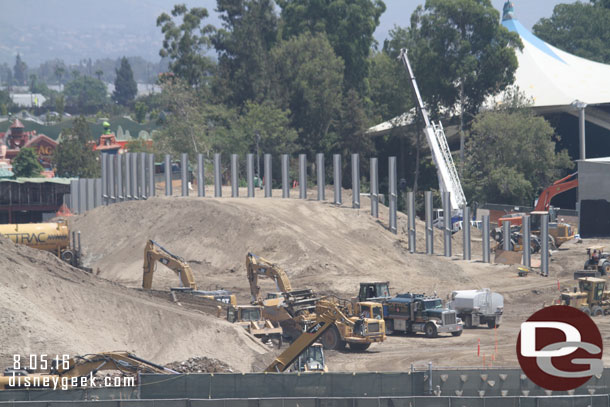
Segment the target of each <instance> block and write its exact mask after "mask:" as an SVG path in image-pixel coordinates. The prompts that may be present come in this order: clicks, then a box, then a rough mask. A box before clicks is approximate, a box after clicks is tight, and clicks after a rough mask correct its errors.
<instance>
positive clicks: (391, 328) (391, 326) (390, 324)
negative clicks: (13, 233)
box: [385, 319, 394, 335]
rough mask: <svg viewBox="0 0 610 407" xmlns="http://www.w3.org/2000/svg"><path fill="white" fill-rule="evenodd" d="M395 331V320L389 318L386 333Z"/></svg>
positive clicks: (386, 322)
mask: <svg viewBox="0 0 610 407" xmlns="http://www.w3.org/2000/svg"><path fill="white" fill-rule="evenodd" d="M393 333H394V321H392V320H391V319H388V320H386V321H385V334H386V335H392V334H393Z"/></svg>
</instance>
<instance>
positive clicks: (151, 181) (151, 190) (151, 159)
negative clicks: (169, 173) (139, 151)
mask: <svg viewBox="0 0 610 407" xmlns="http://www.w3.org/2000/svg"><path fill="white" fill-rule="evenodd" d="M155 189H156V185H155V155H154V154H153V153H150V154H148V196H149V197H152V196H155V193H156V192H155Z"/></svg>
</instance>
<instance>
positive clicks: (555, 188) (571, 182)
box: [534, 172, 578, 211]
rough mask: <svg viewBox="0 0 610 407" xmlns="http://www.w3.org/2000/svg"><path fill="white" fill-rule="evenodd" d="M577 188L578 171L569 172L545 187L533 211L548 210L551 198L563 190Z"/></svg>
mask: <svg viewBox="0 0 610 407" xmlns="http://www.w3.org/2000/svg"><path fill="white" fill-rule="evenodd" d="M574 188H578V173H577V172H575V173H574V174H570V175H568V176H567V177H565V178H562V179H560V180H557V181H555V182H553V184H551V186H549V187H547V188H546V189H545V190H544V191H542V193H541V194H540V196H539V197H538V202H537V203H536V207H535V208H534V211H548V210H549V206H550V204H551V199H553V197H554V196H556V195H559V194H561V193H563V192H566V191H569V190H570V189H574Z"/></svg>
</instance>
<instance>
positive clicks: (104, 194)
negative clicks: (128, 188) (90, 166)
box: [101, 153, 108, 205]
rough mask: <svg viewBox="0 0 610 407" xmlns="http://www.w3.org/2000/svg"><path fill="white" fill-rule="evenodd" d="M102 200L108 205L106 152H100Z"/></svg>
mask: <svg viewBox="0 0 610 407" xmlns="http://www.w3.org/2000/svg"><path fill="white" fill-rule="evenodd" d="M101 160H102V200H103V201H104V205H108V171H107V168H106V167H107V166H108V153H102V157H101Z"/></svg>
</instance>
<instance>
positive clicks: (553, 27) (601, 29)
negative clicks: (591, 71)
mask: <svg viewBox="0 0 610 407" xmlns="http://www.w3.org/2000/svg"><path fill="white" fill-rule="evenodd" d="M594 3H595V4H590V3H581V2H576V3H571V4H558V5H557V6H555V8H554V9H553V15H552V16H551V17H550V18H542V19H540V21H538V22H537V23H536V24H535V25H534V28H533V31H534V34H536V35H537V36H538V37H540V38H541V39H543V40H544V41H546V42H548V43H549V44H552V45H553V46H555V47H557V48H560V49H562V50H564V51H566V52H569V53H572V54H574V55H578V56H580V57H583V58H587V59H591V60H593V61H598V62H603V63H609V62H610V46H609V45H608V44H609V43H610V1H608V0H603V1H602V0H600V1H596V2H595V1H594Z"/></svg>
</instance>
